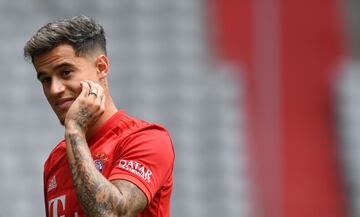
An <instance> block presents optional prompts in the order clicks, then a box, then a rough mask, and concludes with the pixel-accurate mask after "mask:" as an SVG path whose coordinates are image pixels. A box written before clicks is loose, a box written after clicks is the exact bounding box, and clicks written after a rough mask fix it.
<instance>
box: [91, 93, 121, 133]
mask: <svg viewBox="0 0 360 217" xmlns="http://www.w3.org/2000/svg"><path fill="white" fill-rule="evenodd" d="M106 100H107V101H106V105H105V111H104V114H102V115H101V117H100V119H99V120H98V121H96V123H95V124H94V125H92V126H91V127H90V128H89V129H88V130H87V132H86V139H89V138H90V137H91V136H92V135H93V134H94V132H95V131H96V130H97V129H98V128H99V127H100V126H101V125H103V124H104V123H105V122H106V121H107V120H108V119H109V118H111V117H112V116H113V115H114V114H115V113H116V112H117V111H118V109H117V108H116V106H115V104H114V103H113V101H112V99H111V97H110V96H107V98H106Z"/></svg>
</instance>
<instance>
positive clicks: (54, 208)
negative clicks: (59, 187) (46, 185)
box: [49, 195, 78, 217]
mask: <svg viewBox="0 0 360 217" xmlns="http://www.w3.org/2000/svg"><path fill="white" fill-rule="evenodd" d="M65 203H66V196H65V195H62V196H60V197H56V198H54V199H52V200H50V201H49V212H50V210H52V214H53V215H52V217H65V215H60V216H59V212H58V211H60V210H58V207H59V205H61V207H62V208H63V210H61V212H62V213H64V212H65ZM51 208H52V209H51ZM50 213H51V212H50ZM50 213H49V216H50ZM74 217H78V214H77V212H75V213H74Z"/></svg>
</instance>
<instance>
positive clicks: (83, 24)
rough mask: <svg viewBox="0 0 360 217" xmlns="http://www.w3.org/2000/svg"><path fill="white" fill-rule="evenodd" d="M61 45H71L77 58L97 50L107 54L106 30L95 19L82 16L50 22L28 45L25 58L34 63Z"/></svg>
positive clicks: (25, 48) (25, 49)
mask: <svg viewBox="0 0 360 217" xmlns="http://www.w3.org/2000/svg"><path fill="white" fill-rule="evenodd" d="M61 44H69V45H71V46H72V47H73V49H74V51H75V54H76V55H77V56H81V55H86V54H89V53H90V52H91V51H95V50H97V49H100V50H101V51H102V52H104V54H106V38H105V32H104V28H103V27H102V26H101V25H100V24H98V23H96V22H95V21H94V20H93V19H91V18H89V17H87V16H85V15H80V16H76V17H73V18H70V19H63V20H58V21H55V22H50V23H48V24H46V25H45V26H43V27H41V28H40V29H39V30H38V31H37V32H36V33H35V34H34V35H33V36H32V37H31V38H30V40H29V41H28V42H27V43H26V45H25V47H24V56H25V58H26V59H30V60H31V61H34V58H35V57H36V56H38V55H40V54H42V53H45V52H47V51H50V50H52V49H53V48H55V47H57V46H58V45H61Z"/></svg>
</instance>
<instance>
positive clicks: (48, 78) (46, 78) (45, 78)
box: [39, 77, 51, 84]
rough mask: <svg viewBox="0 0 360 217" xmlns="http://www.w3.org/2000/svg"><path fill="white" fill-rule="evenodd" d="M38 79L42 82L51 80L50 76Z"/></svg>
mask: <svg viewBox="0 0 360 217" xmlns="http://www.w3.org/2000/svg"><path fill="white" fill-rule="evenodd" d="M39 81H40V83H42V84H48V83H50V82H51V78H50V77H41V78H39Z"/></svg>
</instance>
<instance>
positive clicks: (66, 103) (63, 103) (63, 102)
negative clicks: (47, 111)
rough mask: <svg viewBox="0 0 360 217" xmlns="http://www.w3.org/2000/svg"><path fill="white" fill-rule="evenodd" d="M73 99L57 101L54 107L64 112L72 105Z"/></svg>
mask: <svg viewBox="0 0 360 217" xmlns="http://www.w3.org/2000/svg"><path fill="white" fill-rule="evenodd" d="M74 100H75V99H73V98H63V99H59V100H57V101H56V102H55V107H56V108H58V109H60V110H64V109H67V108H69V107H70V106H71V105H72V103H73V102H74Z"/></svg>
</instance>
